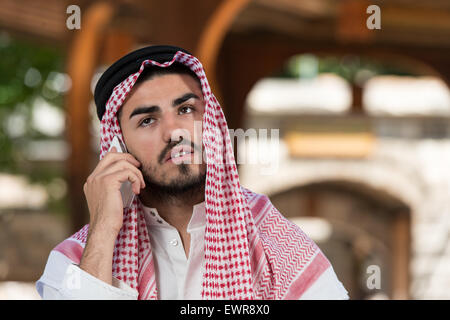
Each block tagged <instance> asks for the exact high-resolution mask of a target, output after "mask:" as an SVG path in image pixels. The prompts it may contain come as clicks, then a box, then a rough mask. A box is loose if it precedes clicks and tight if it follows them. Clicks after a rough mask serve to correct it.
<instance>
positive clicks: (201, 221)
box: [142, 201, 206, 232]
mask: <svg viewBox="0 0 450 320" xmlns="http://www.w3.org/2000/svg"><path fill="white" fill-rule="evenodd" d="M142 209H143V210H144V215H145V220H146V222H147V225H148V226H155V227H172V228H173V226H172V225H170V224H169V223H167V222H166V221H165V220H164V219H163V218H162V217H161V216H160V215H159V214H158V210H156V208H150V207H146V206H144V205H142ZM205 224H206V215H205V201H203V202H200V203H197V204H196V205H194V206H193V208H192V216H191V220H190V221H189V224H188V226H187V232H191V231H193V230H195V229H197V228H202V227H204V226H205Z"/></svg>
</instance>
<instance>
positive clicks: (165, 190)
mask: <svg viewBox="0 0 450 320" xmlns="http://www.w3.org/2000/svg"><path fill="white" fill-rule="evenodd" d="M184 166H186V165H184ZM179 170H180V171H179V172H177V173H176V175H175V176H173V177H167V178H166V179H164V181H158V180H155V179H153V178H150V177H149V176H146V175H144V180H145V184H146V187H147V188H148V189H149V190H150V192H151V193H154V194H155V193H156V194H158V195H159V196H160V197H183V196H186V195H188V194H191V193H196V192H201V191H204V187H205V180H206V173H201V172H195V173H194V172H192V170H190V168H187V167H183V165H180V168H179Z"/></svg>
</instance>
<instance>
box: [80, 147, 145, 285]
mask: <svg viewBox="0 0 450 320" xmlns="http://www.w3.org/2000/svg"><path fill="white" fill-rule="evenodd" d="M116 151H117V150H116V149H115V147H113V148H112V149H111V151H110V152H108V153H107V154H106V155H105V156H104V157H103V159H102V160H100V162H99V163H98V165H97V167H96V168H95V169H94V171H93V172H92V173H91V175H90V176H89V177H88V178H87V181H86V183H85V184H84V188H83V189H84V194H85V196H86V200H87V203H88V208H89V214H90V223H89V235H88V240H87V243H86V247H85V249H84V251H83V256H82V258H81V261H80V268H81V269H83V270H85V271H86V272H88V273H90V274H92V275H93V276H95V277H97V278H99V279H100V280H103V281H105V282H107V283H109V284H111V283H112V256H113V251H114V243H115V240H116V238H117V235H118V234H119V231H120V228H121V227H122V224H123V202H122V195H121V193H120V187H121V185H122V183H123V182H125V181H127V180H128V181H130V182H131V184H132V188H133V192H134V193H135V194H139V193H140V190H141V189H142V188H145V182H144V177H143V175H142V172H141V171H140V170H139V169H138V167H139V166H140V165H141V164H140V163H139V161H137V160H136V159H135V158H134V157H133V156H132V155H131V154H129V153H118V152H116Z"/></svg>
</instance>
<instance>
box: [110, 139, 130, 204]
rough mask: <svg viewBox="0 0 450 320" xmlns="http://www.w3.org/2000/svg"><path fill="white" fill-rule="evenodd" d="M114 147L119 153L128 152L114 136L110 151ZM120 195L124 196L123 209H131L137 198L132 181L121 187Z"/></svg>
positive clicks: (124, 183)
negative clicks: (135, 197)
mask: <svg viewBox="0 0 450 320" xmlns="http://www.w3.org/2000/svg"><path fill="white" fill-rule="evenodd" d="M112 147H116V150H117V152H121V153H126V152H127V149H126V147H125V146H124V145H123V144H122V143H121V142H120V140H119V138H118V137H117V136H114V138H113V140H112V142H111V145H110V146H109V151H111V149H112ZM120 193H121V194H122V202H123V207H124V208H128V207H130V206H131V204H132V203H133V199H134V196H135V194H134V192H133V189H132V186H131V182H130V181H128V180H127V181H125V182H123V183H122V186H121V187H120Z"/></svg>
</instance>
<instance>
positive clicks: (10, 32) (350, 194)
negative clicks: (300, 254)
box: [0, 0, 450, 299]
mask: <svg viewBox="0 0 450 320" xmlns="http://www.w3.org/2000/svg"><path fill="white" fill-rule="evenodd" d="M69 5H78V7H79V8H80V14H81V15H80V18H81V20H80V22H81V24H80V26H81V28H79V29H71V28H70V26H71V25H72V24H73V22H74V21H75V23H76V20H73V19H74V17H73V16H72V14H73V13H76V12H75V11H69V13H68V12H67V8H68V7H69ZM370 5H378V6H379V8H380V9H381V10H380V13H381V14H380V18H381V29H374V30H371V29H369V28H368V27H367V25H366V21H367V19H368V18H369V17H370V16H371V14H370V13H367V12H366V10H367V8H368V7H369V6H370ZM150 44H173V45H178V46H181V47H183V48H185V49H187V50H189V51H190V52H192V53H193V54H194V55H195V56H197V57H198V58H199V59H200V61H201V62H202V63H203V66H204V68H205V71H206V74H207V76H208V80H209V82H210V84H211V86H212V89H213V92H214V93H215V95H216V96H217V97H218V99H219V101H220V103H221V105H222V107H223V109H224V112H225V115H226V117H227V121H228V125H229V127H230V128H231V129H237V128H243V129H244V130H247V129H249V128H254V129H269V130H270V129H277V130H279V138H280V140H279V141H278V140H277V141H278V143H277V144H276V146H274V145H273V144H271V141H270V139H268V140H267V141H263V140H261V139H252V137H250V136H249V137H248V139H244V140H243V141H239V143H235V150H236V151H238V150H239V151H242V152H250V153H251V152H254V150H258V152H260V153H261V152H262V153H263V154H264V152H265V154H267V155H270V157H269V158H270V159H271V160H272V161H273V163H274V164H275V166H274V167H273V168H274V171H273V172H271V174H264V172H263V171H262V170H261V169H262V168H264V167H267V163H259V164H258V163H245V164H242V165H240V166H239V171H240V179H241V184H242V185H243V186H245V187H247V188H249V189H251V190H253V191H255V192H260V193H265V194H267V195H268V196H269V197H270V198H271V200H272V201H273V203H274V205H275V206H276V207H277V208H278V209H279V210H280V212H282V213H283V214H284V215H285V216H286V217H287V218H289V219H291V220H292V221H293V222H295V223H297V224H298V225H299V226H300V227H301V228H302V229H303V230H304V231H305V232H306V233H307V234H308V235H309V236H310V237H311V238H313V240H314V241H315V242H316V243H317V244H318V245H319V247H320V248H321V249H322V250H323V251H324V253H325V254H326V256H327V257H328V258H329V260H330V261H331V263H332V264H333V267H334V269H335V271H336V273H337V275H338V277H339V279H340V280H341V281H342V282H343V284H344V286H345V287H346V289H347V290H348V291H349V295H350V298H351V299H450V291H449V290H448V288H450V246H449V245H448V244H449V236H450V233H449V231H450V197H449V194H450V166H449V164H450V91H449V82H450V59H449V57H450V2H449V1H447V0H429V1H419V0H390V1H376V0H371V1H365V0H340V1H336V0H276V1H272V0H204V1H201V0H192V1H184V0H167V1H163V2H161V1H156V0H145V1H144V0H142V1H140V0H116V1H94V0H93V1H73V0H71V1H65V0H46V1H35V0H0V299H39V296H38V295H37V293H36V292H35V289H34V282H35V281H36V280H37V279H38V278H39V277H40V275H41V274H42V272H43V270H44V267H45V263H46V261H47V258H48V254H49V252H50V250H51V249H52V248H53V247H54V246H55V245H56V244H58V243H59V242H60V241H62V240H63V239H65V238H67V237H68V236H70V235H71V234H72V233H74V232H75V231H77V230H78V229H79V228H81V227H82V226H83V225H84V224H86V223H88V211H87V206H86V203H85V198H84V194H83V184H84V182H85V180H86V178H87V176H88V175H89V174H90V172H91V171H92V170H93V168H94V167H95V165H96V163H97V161H98V156H99V121H98V119H97V116H96V113H95V105H94V103H93V97H92V92H93V88H94V86H95V84H96V81H97V80H98V78H99V76H100V75H101V73H102V72H103V71H104V70H105V69H106V67H107V66H109V65H110V64H111V63H113V62H114V61H115V60H117V59H118V58H120V57H121V56H123V55H124V54H126V53H128V52H130V51H132V50H134V49H137V48H139V47H142V46H146V45H150ZM269 132H270V131H269ZM269 138H270V137H269ZM255 147H256V149H255ZM274 147H276V149H272V148H274ZM252 150H253V151H252ZM371 266H376V267H378V268H379V271H380V274H379V275H380V285H379V286H377V287H376V288H373V287H371V286H370V285H368V283H369V282H370V281H371V280H370V276H371V275H373V272H372V271H370V270H373V269H371Z"/></svg>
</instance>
